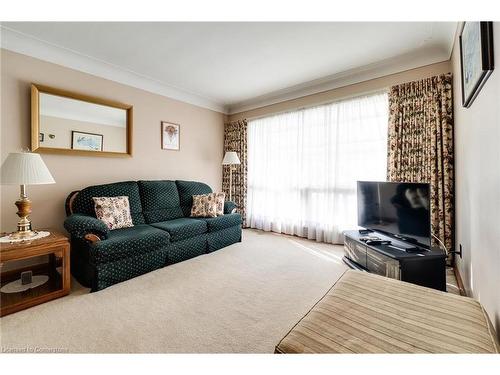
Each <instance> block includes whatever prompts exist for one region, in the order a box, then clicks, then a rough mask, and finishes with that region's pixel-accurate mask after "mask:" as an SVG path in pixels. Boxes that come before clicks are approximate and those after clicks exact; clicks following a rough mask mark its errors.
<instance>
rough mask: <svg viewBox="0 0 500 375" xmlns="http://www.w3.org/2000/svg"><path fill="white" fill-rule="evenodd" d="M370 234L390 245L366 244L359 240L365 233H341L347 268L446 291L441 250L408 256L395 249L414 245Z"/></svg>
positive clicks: (356, 231) (433, 249) (382, 235)
mask: <svg viewBox="0 0 500 375" xmlns="http://www.w3.org/2000/svg"><path fill="white" fill-rule="evenodd" d="M370 235H376V236H377V237H379V238H381V239H383V240H389V241H391V244H390V245H367V244H366V243H365V242H363V241H361V240H360V238H361V237H364V236H366V234H361V233H360V232H359V231H358V230H352V231H346V232H344V261H345V263H346V264H347V265H348V266H349V267H351V268H355V269H360V270H364V271H368V272H371V273H376V274H379V275H382V276H387V277H391V278H393V279H399V280H402V281H407V282H410V283H413V284H418V285H422V286H426V287H429V288H434V289H438V290H442V291H446V254H445V253H444V252H443V251H442V250H440V249H437V248H432V249H430V250H429V249H422V250H423V251H422V252H418V253H413V252H412V253H410V252H406V251H404V250H398V249H395V248H394V247H401V248H404V247H407V246H409V245H412V246H413V244H408V243H405V242H403V241H398V240H395V239H393V238H390V237H388V236H386V235H384V234H381V233H378V232H373V233H371V234H370ZM391 245H392V246H391Z"/></svg>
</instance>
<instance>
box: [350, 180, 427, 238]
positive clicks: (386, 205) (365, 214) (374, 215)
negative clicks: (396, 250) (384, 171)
mask: <svg viewBox="0 0 500 375" xmlns="http://www.w3.org/2000/svg"><path fill="white" fill-rule="evenodd" d="M358 225H359V226H361V227H364V228H367V229H372V230H376V231H380V232H383V233H386V234H388V235H392V236H397V237H399V238H403V239H405V240H406V241H408V242H412V243H415V244H420V245H422V246H426V247H429V246H430V242H431V241H430V237H431V232H430V199H429V184H419V183H392V182H362V181H360V182H358Z"/></svg>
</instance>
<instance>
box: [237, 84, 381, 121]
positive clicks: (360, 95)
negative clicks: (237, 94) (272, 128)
mask: <svg viewBox="0 0 500 375" xmlns="http://www.w3.org/2000/svg"><path fill="white" fill-rule="evenodd" d="M389 90H390V88H389V87H383V88H379V89H375V90H370V91H364V92H362V93H356V94H352V95H345V96H341V97H339V98H335V99H328V100H324V101H321V102H317V103H314V104H310V105H302V106H298V107H291V108H287V109H284V110H282V111H276V112H270V113H266V114H263V115H258V116H251V117H245V116H243V117H242V118H240V120H242V119H246V120H248V121H251V120H258V119H261V118H265V117H271V116H276V115H280V114H283V113H288V112H295V111H300V110H303V109H308V108H314V107H320V106H322V105H327V104H332V103H337V102H342V101H344V100H349V99H354V98H360V97H362V96H369V95H375V94H377V93H380V94H382V93H388V92H389ZM297 99H300V98H297ZM290 100H295V99H290ZM281 103H284V102H281ZM276 104H280V103H279V102H278V103H274V104H271V105H276ZM261 108H262V107H261ZM255 109H259V108H255ZM250 111H253V109H250V110H248V111H246V112H250ZM229 116H231V115H229ZM231 121H235V120H231Z"/></svg>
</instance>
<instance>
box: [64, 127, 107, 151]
mask: <svg viewBox="0 0 500 375" xmlns="http://www.w3.org/2000/svg"><path fill="white" fill-rule="evenodd" d="M103 138H104V137H103V135H102V134H94V133H86V132H79V131H75V130H73V131H71V148H72V149H73V150H86V151H102V142H103Z"/></svg>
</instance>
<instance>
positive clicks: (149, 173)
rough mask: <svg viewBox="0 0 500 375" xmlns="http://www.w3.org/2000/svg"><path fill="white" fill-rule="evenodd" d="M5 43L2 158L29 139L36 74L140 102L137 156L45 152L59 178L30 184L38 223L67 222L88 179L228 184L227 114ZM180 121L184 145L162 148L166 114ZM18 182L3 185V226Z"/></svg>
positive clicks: (10, 221) (11, 221)
mask: <svg viewBox="0 0 500 375" xmlns="http://www.w3.org/2000/svg"><path fill="white" fill-rule="evenodd" d="M0 51H1V60H0V62H1V127H0V129H1V130H0V137H1V150H0V156H1V161H2V162H3V160H5V158H6V156H7V154H8V153H9V152H14V151H20V149H21V148H22V147H28V146H29V144H30V84H31V83H32V82H34V83H39V84H43V85H48V86H53V87H57V88H61V89H66V90H72V91H76V92H80V93H83V94H87V95H93V96H99V97H103V98H106V99H111V100H115V101H119V102H123V103H127V104H132V105H133V106H134V143H133V157H131V158H130V157H125V158H105V157H95V156H94V157H87V156H66V155H52V154H42V157H43V159H44V161H45V163H46V164H47V166H48V168H49V169H50V171H51V172H52V175H53V176H54V179H55V180H56V184H55V185H38V186H30V187H28V195H29V197H30V198H31V199H32V201H33V214H32V216H31V218H32V220H33V223H34V226H35V227H37V228H40V227H55V228H58V229H62V222H63V220H64V217H65V213H64V200H65V198H66V196H67V194H68V193H70V192H71V191H72V190H79V189H81V188H83V187H85V186H88V185H93V184H101V183H107V182H114V181H123V180H137V179H187V180H197V181H203V182H206V183H207V184H209V185H210V186H212V188H214V189H217V190H220V189H221V178H222V177H221V175H222V168H221V160H222V156H223V155H222V152H223V151H222V150H223V137H224V135H223V134H224V126H223V120H224V115H223V114H221V113H217V112H214V111H210V110H207V109H203V108H200V107H196V106H193V105H190V104H187V103H183V102H179V101H176V100H172V99H168V98H166V97H163V96H160V95H156V94H152V93H149V92H146V91H143V90H139V89H135V88H132V87H129V86H125V85H122V84H119V83H116V82H112V81H109V80H105V79H102V78H98V77H95V76H92V75H89V74H85V73H81V72H78V71H75V70H71V69H67V68H64V67H62V66H59V65H55V64H51V63H47V62H43V61H41V60H37V59H34V58H31V57H27V56H24V55H21V54H17V53H13V52H10V51H6V50H0ZM162 120H164V121H171V122H175V123H178V124H181V147H180V151H167V150H161V140H160V134H161V133H160V121H162ZM18 190H19V188H18V187H16V186H1V206H0V208H1V222H0V228H1V230H2V231H12V230H14V229H15V224H16V222H17V216H16V214H15V213H16V207H15V206H14V201H15V200H16V199H17V197H18V194H19V191H18Z"/></svg>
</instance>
